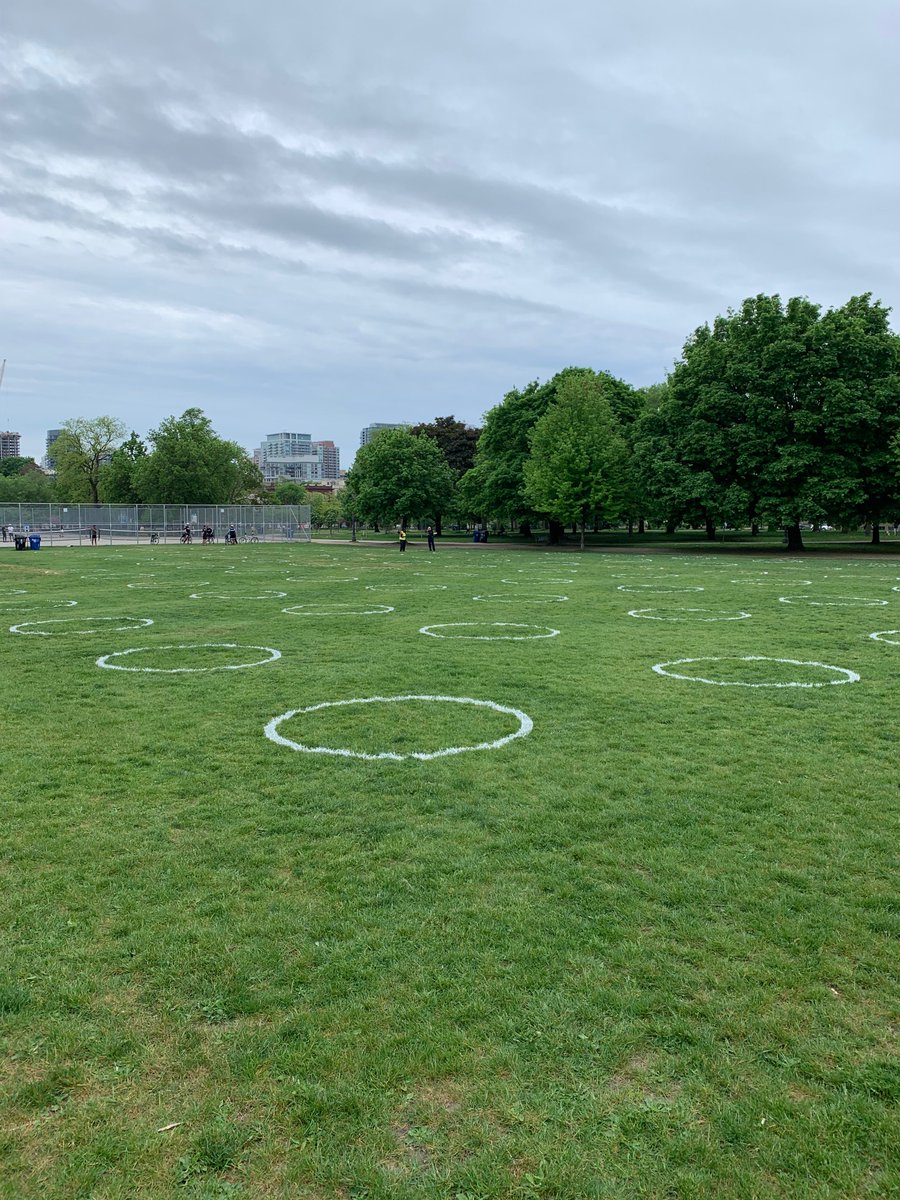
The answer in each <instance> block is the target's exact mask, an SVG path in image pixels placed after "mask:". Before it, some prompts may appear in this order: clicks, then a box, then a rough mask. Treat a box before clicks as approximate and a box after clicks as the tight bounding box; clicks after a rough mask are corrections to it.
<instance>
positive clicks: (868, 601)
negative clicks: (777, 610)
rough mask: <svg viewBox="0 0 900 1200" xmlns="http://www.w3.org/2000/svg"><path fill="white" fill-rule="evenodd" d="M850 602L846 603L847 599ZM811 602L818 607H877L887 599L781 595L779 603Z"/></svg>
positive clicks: (884, 603) (885, 602)
mask: <svg viewBox="0 0 900 1200" xmlns="http://www.w3.org/2000/svg"><path fill="white" fill-rule="evenodd" d="M848 600H849V601H850V603H849V604H848V603H846V602H847V601H848ZM804 602H805V603H806V604H810V605H815V607H816V608H877V607H878V606H879V605H882V606H883V605H886V604H887V603H888V601H887V600H875V599H873V598H872V597H871V596H838V597H836V598H835V599H834V600H813V599H812V598H811V597H809V596H779V597H778V603H779V604H797V603H799V604H803V603H804Z"/></svg>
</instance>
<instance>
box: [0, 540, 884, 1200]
mask: <svg viewBox="0 0 900 1200" xmlns="http://www.w3.org/2000/svg"><path fill="white" fill-rule="evenodd" d="M898 588H900V561H898V560H895V559H892V558H890V557H887V556H885V557H881V558H879V559H865V558H860V559H858V560H850V559H843V560H842V559H830V560H825V559H813V560H805V559H789V558H785V557H781V556H777V557H776V556H773V557H768V558H760V559H754V558H752V557H749V556H746V555H743V556H740V557H728V558H724V557H722V556H718V557H716V558H704V557H702V556H697V555H694V554H691V555H682V556H679V555H677V554H674V555H653V556H643V555H632V554H614V553H610V554H595V553H590V554H585V555H579V554H578V553H577V551H571V550H566V551H562V552H541V551H519V552H511V551H503V550H502V549H500V548H494V547H491V546H485V547H480V546H472V547H470V548H468V549H453V550H451V549H447V550H443V551H441V550H439V552H438V553H437V554H434V555H429V554H427V553H426V552H425V550H424V549H423V548H422V547H420V546H418V545H416V546H414V547H413V548H411V549H410V551H409V552H408V553H407V554H405V555H404V556H402V557H401V555H400V554H399V553H398V552H397V551H396V549H395V548H393V547H384V548H365V547H350V546H347V547H329V546H302V545H293V546H292V545H287V546H271V545H259V546H239V547H233V548H232V547H226V546H223V545H221V544H220V545H216V546H212V547H201V546H197V545H195V546H186V547H180V546H179V547H161V548H143V549H134V548H131V549H123V550H112V549H110V548H107V547H97V548H93V549H91V548H88V547H84V548H82V549H78V550H51V551H49V552H44V551H41V552H40V553H39V554H33V553H27V554H15V553H13V552H9V553H4V554H3V555H2V558H0V593H2V595H0V607H2V616H3V618H4V620H3V622H2V626H0V655H2V712H3V722H2V758H0V771H2V784H3V786H2V822H0V840H2V848H0V871H2V893H0V896H2V924H0V929H2V936H0V949H2V959H0V968H2V969H0V1031H2V1039H3V1066H2V1123H0V1195H2V1196H3V1197H15V1198H16V1200H19V1198H22V1200H26V1198H30V1197H42V1198H45V1197H51V1198H53V1200H57V1198H60V1200H62V1198H66V1200H68V1198H72V1200H74V1198H76V1197H78V1198H92V1200H125V1198H127V1200H136V1198H153V1200H157V1198H164V1197H185V1198H196V1197H206V1198H214V1197H216V1198H218V1197H248V1198H254V1200H255V1198H269V1197H309V1198H310V1200H312V1198H315V1200H349V1198H351V1197H354V1198H355V1197H372V1198H376V1197H377V1198H382V1197H383V1198H385V1200H387V1198H390V1200H406V1198H412V1197H416V1198H419V1197H429V1198H431V1197H434V1198H438V1197H440V1198H446V1200H494V1198H500V1197H522V1198H525V1200H536V1198H544V1197H547V1198H550V1197H553V1198H557V1197H559V1198H561V1197H566V1198H581V1197H590V1198H597V1200H600V1198H603V1200H607V1198H609V1200H626V1198H631V1197H654V1198H657V1197H659V1198H662V1197H667V1198H671V1197H679V1198H680V1197H684V1198H685V1200H707V1198H708V1200H713V1198H715V1200H750V1198H751V1197H752V1198H757V1197H758V1198H773V1197H778V1198H780V1197H784V1198H791V1200H795V1198H806V1197H815V1198H817V1200H824V1198H825V1197H829V1198H831V1197H834V1198H835V1200H837V1198H840V1200H846V1198H848V1197H888V1196H896V1195H898V1194H900V1171H898V1143H900V1138H898V1134H900V1125H898V1107H897V1101H898V1098H900V1069H898V1058H897V1046H896V1035H897V1030H898V1021H900V1012H898V1007H900V1006H898V999H900V989H898V947H897V933H898V928H900V899H898V890H897V848H898V836H897V835H898V794H900V793H898V749H900V704H898V683H900V632H898V633H894V634H890V633H885V634H884V637H882V638H880V639H873V638H871V637H870V636H869V635H870V634H871V633H882V632H884V631H890V630H900V591H898V590H897V589H898ZM279 593H284V594H283V595H279ZM475 597H483V598H482V599H475ZM780 597H788V598H789V600H788V602H783V601H781V600H780V599H779V598H780ZM69 601H77V604H76V605H74V606H73V605H71V604H64V603H63V602H69ZM299 606H303V607H299ZM336 606H341V607H336ZM285 608H292V609H293V610H294V611H293V612H291V613H285V612H283V611H282V610H283V609H285ZM384 609H390V611H384ZM630 610H634V611H641V610H643V611H641V615H638V616H631V615H629V611H630ZM739 614H749V615H744V616H739ZM713 618H715V619H713ZM141 621H152V622H153V624H140V622H141ZM35 622H38V623H37V624H35ZM464 623H465V624H464ZM468 623H477V624H468ZM426 625H428V626H436V625H437V626H442V627H443V628H439V629H437V630H434V631H433V632H437V633H440V634H443V635H444V636H442V637H433V636H428V635H426V634H423V633H420V632H419V630H420V628H421V627H422V626H426ZM11 626H16V627H18V628H19V629H20V630H21V632H19V633H12V632H7V631H8V630H9V628H10V627H11ZM535 627H537V628H535ZM553 630H556V631H558V633H556V634H552V631H553ZM91 631H93V632H91ZM538 634H540V635H542V636H533V635H538ZM461 635H462V636H461ZM497 637H502V638H504V639H512V638H522V639H527V640H474V639H475V638H479V639H487V638H491V639H493V638H497ZM470 639H472V640H470ZM223 643H227V644H231V645H233V646H234V648H231V649H229V648H223V647H222V644H223ZM182 646H189V647H194V648H193V649H177V647H182ZM166 647H169V649H166ZM171 647H175V649H171ZM125 650H135V651H139V653H132V654H122V653H121V652H122V651H125ZM275 651H278V652H280V658H276V657H274V654H273V652H275ZM108 655H113V656H115V657H111V658H107V659H106V660H105V661H106V662H107V664H108V665H109V666H119V667H128V668H134V669H129V670H127V671H126V670H114V669H103V668H102V667H99V666H98V665H97V663H96V660H97V659H98V658H99V657H101V656H108ZM694 658H703V659H707V660H709V659H714V660H718V661H705V662H700V663H686V664H685V663H682V664H680V665H674V666H670V667H665V668H663V669H664V670H667V671H669V672H671V674H668V675H665V674H661V673H659V672H657V671H654V670H653V667H654V666H655V665H659V664H664V663H672V662H674V661H675V660H680V659H694ZM772 659H789V660H795V662H796V663H797V664H803V665H793V664H792V663H783V662H774V661H770V660H772ZM263 660H269V661H263ZM250 662H259V663H260V665H258V666H254V667H249V668H247V669H240V670H233V669H222V668H226V667H235V666H241V665H243V664H245V663H250ZM810 663H820V664H825V666H824V667H816V666H810V665H808V664H810ZM147 668H152V669H149V670H148V669H147ZM174 668H178V670H177V672H175V671H174V670H173V669H174ZM187 668H191V669H190V670H187ZM199 668H218V669H215V670H210V669H206V670H199ZM830 668H838V670H833V669H830ZM678 674H687V675H693V676H697V677H700V678H703V679H707V680H710V681H711V682H708V683H704V682H699V681H698V680H697V679H694V680H686V679H678V678H674V677H673V675H678ZM855 676H858V677H859V678H858V679H856V678H855ZM740 683H753V684H766V685H769V684H772V683H780V684H783V685H786V684H792V683H802V684H806V685H812V684H815V685H821V686H804V687H797V686H782V687H771V686H758V687H746V686H721V685H722V684H732V685H733V684H740ZM397 696H423V697H428V696H431V697H455V698H464V699H473V700H481V701H489V702H491V703H492V704H494V705H497V706H498V708H492V707H490V706H486V705H473V704H461V703H454V702H451V701H449V700H446V699H444V700H440V699H438V700H427V699H419V700H404V701H397V700H392V701H390V702H381V701H377V702H374V703H368V704H355V705H347V704H339V705H334V704H333V703H331V702H334V701H347V700H363V699H371V698H373V697H383V698H390V697H397ZM319 705H326V707H316V706H319ZM298 709H307V710H310V711H306V712H301V713H298V714H297V715H295V716H292V717H285V718H284V719H283V720H282V721H280V722H277V721H276V722H274V723H272V722H273V719H274V718H278V717H281V716H283V714H286V713H290V712H294V711H295V710H298ZM504 710H516V711H514V712H510V711H504ZM270 723H272V724H270ZM532 723H533V728H531V729H530V731H529V725H530V724H532ZM267 726H268V727H269V731H270V733H272V734H274V735H275V736H277V737H280V738H282V739H283V740H284V742H288V743H294V744H295V745H297V746H306V747H308V748H309V749H312V750H322V749H343V750H346V751H351V752H352V753H353V754H354V755H356V756H357V757H350V756H348V755H344V756H339V755H333V754H325V753H308V752H304V751H303V750H299V749H295V748H293V747H292V746H291V745H289V744H283V743H279V742H277V741H273V740H272V739H271V738H270V737H267V736H266V733H265V731H266V728H267ZM512 734H520V735H522V736H517V737H515V738H511V735H512ZM493 742H500V743H501V744H500V745H499V746H497V747H496V748H484V749H477V750H470V751H465V752H462V753H455V754H440V753H439V752H440V751H442V750H447V749H452V748H460V747H472V746H490V744H491V743H493ZM379 754H390V755H393V756H394V757H391V758H377V757H375V756H377V755H379ZM414 754H421V755H428V756H434V757H422V758H416V757H408V756H409V755H414ZM359 755H369V756H372V757H368V758H366V757H358V756H359Z"/></svg>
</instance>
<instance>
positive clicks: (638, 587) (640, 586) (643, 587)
mask: <svg viewBox="0 0 900 1200" xmlns="http://www.w3.org/2000/svg"><path fill="white" fill-rule="evenodd" d="M616 591H619V592H650V593H651V594H652V595H654V596H667V595H669V594H670V593H672V592H705V591H706V588H702V587H666V585H665V584H662V585H660V584H658V583H620V584H619V585H618V586H617V588H616Z"/></svg>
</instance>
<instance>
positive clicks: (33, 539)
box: [28, 533, 41, 550]
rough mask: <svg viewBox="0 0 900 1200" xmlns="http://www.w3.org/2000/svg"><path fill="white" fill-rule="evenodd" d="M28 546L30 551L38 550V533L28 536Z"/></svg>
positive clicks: (39, 545)
mask: <svg viewBox="0 0 900 1200" xmlns="http://www.w3.org/2000/svg"><path fill="white" fill-rule="evenodd" d="M28 545H29V546H30V548H31V549H32V550H40V548H41V535H40V534H39V533H30V534H29V535H28Z"/></svg>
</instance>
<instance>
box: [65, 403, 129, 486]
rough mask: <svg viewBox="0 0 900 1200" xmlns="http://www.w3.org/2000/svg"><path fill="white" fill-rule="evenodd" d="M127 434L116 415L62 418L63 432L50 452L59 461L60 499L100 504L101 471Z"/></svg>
mask: <svg viewBox="0 0 900 1200" xmlns="http://www.w3.org/2000/svg"><path fill="white" fill-rule="evenodd" d="M124 436H125V426H124V425H123V424H122V422H121V421H118V420H116V418H115V417H106V416H104V417H75V418H73V419H71V420H69V421H63V425H62V433H61V434H60V435H59V437H58V438H57V439H56V441H55V442H54V443H53V445H52V446H51V447H50V449H49V451H48V454H49V456H50V457H51V458H52V459H53V460H54V461H55V462H56V482H57V488H56V490H57V494H58V495H59V498H60V499H61V500H74V501H79V500H90V501H91V503H92V504H96V503H98V501H99V499H100V493H99V487H100V473H101V471H102V469H103V466H104V465H105V464H106V463H107V462H108V461H109V459H110V457H111V455H112V453H113V451H114V450H115V449H116V447H117V446H118V444H119V443H120V442H121V441H122V438H124Z"/></svg>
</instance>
